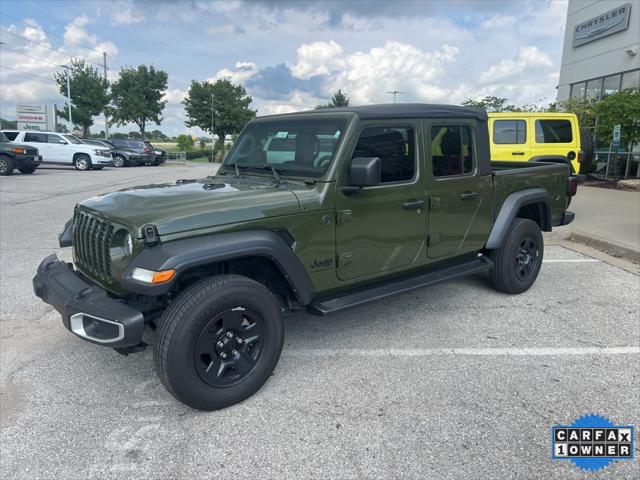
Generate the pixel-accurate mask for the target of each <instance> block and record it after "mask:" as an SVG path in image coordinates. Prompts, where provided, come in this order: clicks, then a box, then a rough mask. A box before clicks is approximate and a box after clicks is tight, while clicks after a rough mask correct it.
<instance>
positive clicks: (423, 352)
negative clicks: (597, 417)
mask: <svg viewBox="0 0 640 480" xmlns="http://www.w3.org/2000/svg"><path fill="white" fill-rule="evenodd" d="M282 355H283V356H285V357H342V356H347V357H431V356H442V355H464V356H567V355H640V347H638V346H629V347H542V348H500V347H489V348H408V349H395V348H390V349H384V348H380V349H377V348H376V349H352V350H348V349H336V348H320V349H305V350H284V351H283V352H282Z"/></svg>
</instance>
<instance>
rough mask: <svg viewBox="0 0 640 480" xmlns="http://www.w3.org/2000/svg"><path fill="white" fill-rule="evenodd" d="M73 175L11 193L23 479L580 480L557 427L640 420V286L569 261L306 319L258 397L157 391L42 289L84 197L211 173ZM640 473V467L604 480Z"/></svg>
mask: <svg viewBox="0 0 640 480" xmlns="http://www.w3.org/2000/svg"><path fill="white" fill-rule="evenodd" d="M69 170H70V169H67V168H51V167H49V166H44V167H41V168H40V169H38V174H37V175H16V176H14V177H11V178H2V179H0V207H1V208H0V233H1V236H0V248H1V250H0V258H1V265H0V268H1V270H2V277H1V278H0V292H1V297H0V304H1V305H0V307H1V310H0V312H1V322H2V323H1V324H0V325H1V326H0V334H1V335H0V367H1V370H0V380H1V382H2V388H1V391H2V396H1V397H0V399H1V402H2V405H1V409H0V414H1V415H2V417H1V419H0V428H1V442H2V445H1V448H2V452H3V453H2V456H1V458H0V471H2V472H3V475H4V476H7V477H8V478H25V479H27V478H28V479H32V478H72V479H76V478H86V477H93V478H122V477H125V476H127V477H135V478H159V477H162V478H172V477H178V476H181V477H187V478H196V477H201V478H202V477H206V478H210V477H215V476H220V477H230V476H238V477H246V476H249V475H251V476H253V477H256V478H258V477H277V478H296V479H297V478H306V477H312V476H316V477H320V476H321V477H326V478H354V477H389V478H391V477H399V476H403V475H405V476H407V477H413V478H428V477H431V478H465V477H466V478H488V477H495V478H505V477H519V478H532V476H533V477H536V478H538V477H539V478H542V477H544V478H574V477H575V478H579V477H581V473H580V472H579V471H578V470H576V469H575V468H574V467H572V466H571V464H568V463H566V462H564V463H553V462H552V461H551V460H550V456H551V455H550V453H551V446H550V438H551V437H550V431H551V426H552V425H553V424H555V423H563V424H566V423H570V422H572V421H573V420H574V419H575V418H576V417H578V416H581V415H583V414H587V413H599V414H602V415H605V416H608V417H609V418H610V419H611V420H612V421H614V422H616V423H622V424H635V425H638V424H640V406H639V403H638V401H637V400H638V397H639V395H640V387H639V384H638V381H637V379H638V377H639V375H640V363H639V360H640V353H639V352H640V350H639V348H638V341H639V340H638V339H639V338H640V308H639V306H638V288H639V287H640V278H639V277H638V276H636V275H634V274H632V273H629V272H627V271H624V270H621V269H619V268H616V267H614V266H611V265H609V264H607V263H605V262H603V261H599V260H596V259H594V258H591V257H588V256H584V255H582V254H579V253H576V252H574V251H572V250H568V249H566V248H564V247H562V246H547V249H546V251H545V263H544V265H543V267H542V270H541V273H540V277H539V279H538V281H537V282H536V284H535V285H534V286H533V287H532V288H531V290H530V291H528V292H527V293H525V294H523V295H520V296H508V295H503V294H499V293H497V292H495V291H493V290H492V289H491V288H490V287H489V286H488V283H487V281H486V279H485V278H484V277H482V276H478V277H471V278H468V279H465V280H461V281H456V282H449V283H445V284H442V285H439V286H436V287H432V288H430V289H424V290H418V291H415V292H413V293H411V294H407V295H403V296H400V297H396V298H393V299H389V300H385V301H382V302H378V303H374V304H370V305H368V306H365V307H361V308H356V309H353V310H350V311H348V312H345V313H341V314H337V315H333V316H329V317H326V318H318V317H312V316H308V315H306V314H302V313H297V314H295V315H292V316H290V317H288V319H287V321H286V328H287V331H286V338H285V348H284V351H283V357H282V359H281V361H280V363H279V365H278V367H277V369H276V371H275V374H274V376H273V377H272V378H271V380H270V381H269V382H268V383H267V384H266V385H265V387H264V388H263V389H262V390H261V391H260V392H258V393H257V394H256V395H254V396H253V397H252V398H250V399H249V400H247V401H245V402H244V403H242V404H240V405H237V406H234V407H231V408H228V409H226V410H222V411H219V412H212V413H204V412H196V411H194V410H191V409H189V408H188V407H185V406H184V405H182V404H180V403H178V402H177V401H176V400H174V399H173V397H171V396H170V395H169V394H168V393H167V392H166V391H165V390H164V388H163V387H162V385H161V384H160V382H159V381H158V380H157V378H156V377H155V375H153V363H152V355H151V350H150V349H149V350H147V351H146V352H143V353H139V354H133V355H132V356H130V357H129V358H124V357H122V356H120V355H119V354H117V353H115V352H114V351H112V350H110V349H107V348H97V347H95V346H94V345H90V344H87V343H86V342H83V341H81V340H80V339H77V338H74V337H73V335H71V334H69V333H68V332H67V331H65V330H64V328H63V327H62V325H61V321H60V318H59V315H58V314H57V313H56V312H54V311H53V310H52V309H51V308H50V307H48V306H46V305H45V304H43V303H42V302H40V301H38V299H36V297H35V296H34V295H33V293H32V289H31V278H32V276H33V275H34V273H35V269H36V267H37V265H38V263H39V262H40V260H41V259H42V258H43V257H44V256H45V255H47V254H49V253H54V252H55V253H58V255H60V256H62V257H63V258H65V259H67V260H70V251H69V249H65V250H61V249H58V248H57V233H58V232H59V231H60V230H61V228H62V226H63V224H64V222H65V221H66V220H67V219H68V218H69V217H70V216H71V214H72V211H73V206H74V205H75V203H76V202H77V201H79V200H81V199H84V198H87V197H89V196H93V195H95V194H97V193H101V192H107V191H112V190H115V189H118V188H124V187H126V186H130V185H135V184H147V183H156V182H160V181H164V180H175V179H179V178H194V177H202V176H205V175H208V174H210V173H212V171H213V167H211V166H210V165H200V166H195V167H194V166H174V165H172V166H163V167H160V168H154V169H151V168H144V169H126V170H122V169H105V170H103V171H102V172H91V171H90V172H84V173H83V174H82V175H77V174H74V173H73V172H70V171H69ZM578 195H580V193H578ZM578 198H579V197H578ZM598 257H601V256H600V255H599V256H598ZM152 338H153V337H152V335H151V334H149V335H148V336H147V341H148V342H150V341H151V340H152ZM637 454H638V452H637V451H636V456H637ZM534 472H535V473H534ZM639 473H640V464H639V463H638V460H637V459H636V460H635V461H634V462H633V463H631V462H616V463H614V464H613V465H612V466H610V467H608V468H607V469H606V470H605V471H604V472H602V474H601V476H602V477H604V478H607V477H610V478H614V477H615V478H633V477H637V476H638V474H639Z"/></svg>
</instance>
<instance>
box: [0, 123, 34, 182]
mask: <svg viewBox="0 0 640 480" xmlns="http://www.w3.org/2000/svg"><path fill="white" fill-rule="evenodd" d="M40 162H42V157H40V155H38V149H37V148H33V147H30V146H28V145H20V144H15V143H13V142H12V141H11V140H9V138H8V137H7V136H6V135H5V134H4V133H2V132H0V175H3V176H7V175H11V174H12V173H13V169H14V168H17V169H18V170H20V172H21V173H33V172H35V171H36V168H38V166H39V165H40Z"/></svg>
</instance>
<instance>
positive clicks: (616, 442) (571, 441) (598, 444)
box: [551, 415, 634, 471]
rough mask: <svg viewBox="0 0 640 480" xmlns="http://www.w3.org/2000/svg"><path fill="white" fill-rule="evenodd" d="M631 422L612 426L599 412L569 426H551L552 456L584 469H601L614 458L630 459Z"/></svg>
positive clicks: (632, 433)
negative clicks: (569, 461)
mask: <svg viewBox="0 0 640 480" xmlns="http://www.w3.org/2000/svg"><path fill="white" fill-rule="evenodd" d="M633 450H634V431H633V426H632V425H614V424H613V423H612V422H611V421H609V420H608V419H606V418H605V417H602V416H600V415H585V416H584V417H580V418H578V419H577V420H576V421H574V422H573V423H572V424H571V425H554V426H553V427H552V428H551V457H552V458H553V459H554V460H571V461H572V462H573V464H574V465H575V466H576V467H579V468H582V469H583V470H591V471H593V470H601V469H603V468H605V467H606V466H608V465H609V464H610V463H611V462H613V461H614V460H633Z"/></svg>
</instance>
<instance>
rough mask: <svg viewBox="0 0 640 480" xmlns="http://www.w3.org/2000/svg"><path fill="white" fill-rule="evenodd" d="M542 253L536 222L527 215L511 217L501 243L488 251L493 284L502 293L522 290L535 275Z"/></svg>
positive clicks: (541, 243) (537, 271) (531, 282)
mask: <svg viewBox="0 0 640 480" xmlns="http://www.w3.org/2000/svg"><path fill="white" fill-rule="evenodd" d="M543 255H544V241H543V239H542V232H541V231H540V227H539V226H538V224H537V223H536V222H534V221H533V220H529V219H528V218H514V219H513V222H511V226H510V227H509V230H508V232H507V235H506V238H505V239H504V243H503V244H502V246H501V247H500V248H498V249H496V250H492V251H491V253H490V256H491V259H492V260H493V269H492V270H491V283H492V284H493V287H494V288H495V289H496V290H499V291H501V292H504V293H511V294H515V293H522V292H526V291H527V290H528V289H529V287H531V285H533V282H535V281H536V278H538V273H539V272H540V267H541V265H542V257H543Z"/></svg>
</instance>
